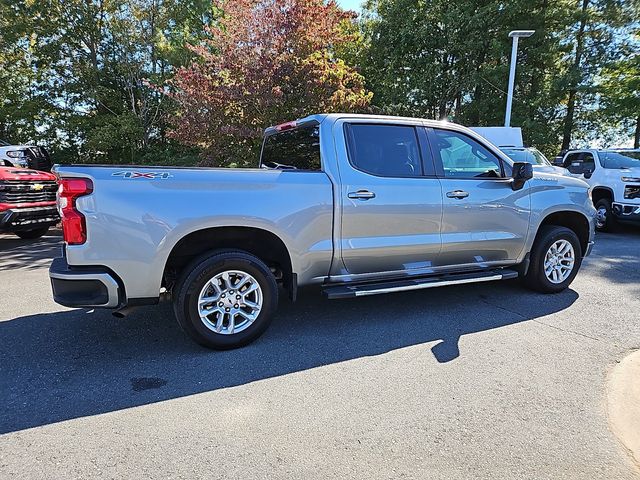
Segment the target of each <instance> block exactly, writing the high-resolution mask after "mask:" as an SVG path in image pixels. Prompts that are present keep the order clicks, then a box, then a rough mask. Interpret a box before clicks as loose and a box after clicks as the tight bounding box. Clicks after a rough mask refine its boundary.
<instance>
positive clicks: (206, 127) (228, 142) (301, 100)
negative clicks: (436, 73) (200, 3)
mask: <svg viewBox="0 0 640 480" xmlns="http://www.w3.org/2000/svg"><path fill="white" fill-rule="evenodd" d="M215 5H216V6H217V8H219V10H220V11H221V12H223V13H222V16H221V18H220V19H219V20H218V21H217V22H215V23H213V24H212V25H211V26H210V27H209V28H208V29H207V31H208V34H209V37H210V38H209V39H207V40H205V41H204V42H202V43H201V44H199V45H197V46H194V47H193V48H192V51H193V52H194V53H195V54H196V59H195V61H194V63H193V64H192V65H190V66H188V67H184V68H182V69H180V70H178V72H177V73H176V76H175V78H174V79H173V80H172V81H171V82H170V83H169V85H168V88H169V89H171V92H172V93H171V96H172V98H173V99H174V100H175V101H176V102H177V103H178V105H179V110H178V112H177V113H176V115H175V116H174V117H173V120H172V125H173V130H172V132H171V135H172V137H173V138H176V139H177V140H179V141H180V142H183V143H186V144H189V145H197V146H199V147H201V148H203V149H204V150H205V151H206V154H207V160H205V161H204V163H205V164H207V165H211V164H215V165H239V166H246V165H255V162H256V159H257V154H258V152H259V148H260V141H261V137H262V130H263V129H264V128H265V127H266V126H269V125H274V124H278V123H281V122H283V121H287V120H291V119H295V118H299V117H303V116H306V115H308V114H311V113H316V112H325V111H340V110H341V111H360V110H363V109H366V108H367V106H368V105H369V102H370V101H371V97H372V95H371V93H369V92H367V91H366V90H365V88H364V82H363V77H362V76H361V75H360V74H359V73H358V72H356V71H355V70H354V69H353V68H351V67H350V66H348V65H347V64H346V63H345V61H344V60H343V59H341V58H339V56H338V55H337V52H339V51H340V49H341V48H343V47H344V46H345V44H347V43H349V42H350V41H351V39H352V36H351V35H350V34H349V31H348V29H347V28H345V27H344V22H345V21H349V20H350V19H351V14H349V13H346V12H344V11H342V10H340V9H339V8H338V7H337V5H336V3H335V1H333V0H331V1H329V2H326V3H325V2H324V1H322V0H229V1H216V2H215Z"/></svg>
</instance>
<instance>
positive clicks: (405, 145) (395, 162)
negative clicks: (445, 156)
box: [334, 120, 442, 275]
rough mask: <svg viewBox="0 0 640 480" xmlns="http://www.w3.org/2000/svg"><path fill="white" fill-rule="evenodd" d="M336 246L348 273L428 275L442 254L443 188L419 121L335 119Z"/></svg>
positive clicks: (345, 272)
mask: <svg viewBox="0 0 640 480" xmlns="http://www.w3.org/2000/svg"><path fill="white" fill-rule="evenodd" d="M334 138H335V139H336V153H337V155H338V158H339V166H340V179H341V187H340V199H339V202H340V204H341V211H342V215H341V217H340V221H341V225H340V229H339V231H340V232H341V233H340V236H341V241H340V247H341V250H342V260H343V263H344V267H345V271H344V272H342V273H344V274H348V275H358V274H365V273H376V274H377V273H383V272H387V273H389V272H396V273H398V272H408V273H411V272H412V271H413V272H420V273H422V272H428V271H429V269H430V268H431V267H433V266H434V265H435V264H436V263H437V259H438V255H439V254H440V243H441V242H440V220H441V218H442V191H441V188H440V181H439V180H438V179H437V178H436V177H435V175H434V173H435V172H434V167H433V162H432V159H431V157H430V156H428V158H425V160H427V161H423V158H424V157H425V156H426V153H425V152H427V151H428V145H427V143H428V141H427V138H426V133H425V131H424V129H423V128H422V127H421V126H420V124H419V122H416V123H415V124H411V123H398V124H394V125H390V124H389V123H388V121H386V122H380V123H377V122H375V120H371V121H368V122H366V123H364V122H363V123H358V122H356V121H352V122H349V121H339V122H336V124H335V126H334Z"/></svg>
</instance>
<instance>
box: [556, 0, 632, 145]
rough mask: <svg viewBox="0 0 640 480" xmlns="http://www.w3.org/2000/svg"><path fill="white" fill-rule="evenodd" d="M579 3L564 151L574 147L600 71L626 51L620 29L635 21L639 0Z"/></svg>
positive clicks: (580, 0)
mask: <svg viewBox="0 0 640 480" xmlns="http://www.w3.org/2000/svg"><path fill="white" fill-rule="evenodd" d="M576 6H577V7H578V8H577V9H576V15H575V17H576V22H575V24H574V28H573V32H572V33H571V34H570V35H568V36H567V38H568V39H569V40H570V42H571V44H572V47H573V52H572V56H571V57H570V58H568V59H567V60H568V61H569V69H568V71H567V75H566V77H565V78H566V82H565V88H566V90H567V97H566V113H565V116H564V121H563V129H562V145H561V150H566V149H567V148H569V147H570V146H571V140H572V136H573V133H574V130H575V123H576V116H579V107H580V103H583V104H588V103H591V102H594V101H595V99H594V98H593V97H591V96H589V93H590V92H591V91H592V89H591V86H592V85H593V84H594V83H595V81H596V80H595V78H596V77H597V75H598V73H599V72H600V71H601V70H602V69H603V68H604V67H605V66H606V65H607V64H609V63H611V62H613V61H616V60H617V59H619V58H620V56H621V54H622V53H623V51H624V47H625V42H624V39H625V35H624V33H623V34H622V35H621V31H620V29H623V28H624V27H627V26H628V25H629V24H631V23H632V21H633V20H634V18H635V17H634V16H635V13H636V11H637V0H631V1H628V0H578V3H577V5H576ZM623 32H624V30H623ZM621 38H622V40H621ZM581 97H582V98H581Z"/></svg>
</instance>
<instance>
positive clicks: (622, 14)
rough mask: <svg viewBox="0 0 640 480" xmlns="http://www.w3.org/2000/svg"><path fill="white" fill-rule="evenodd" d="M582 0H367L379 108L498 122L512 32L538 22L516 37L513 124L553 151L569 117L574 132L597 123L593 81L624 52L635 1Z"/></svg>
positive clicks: (370, 80) (370, 62)
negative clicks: (592, 110)
mask: <svg viewBox="0 0 640 480" xmlns="http://www.w3.org/2000/svg"><path fill="white" fill-rule="evenodd" d="M583 2H584V0H583V1H577V0H555V1H549V0H512V1H509V2H508V3H504V2H502V1H499V0H485V1H480V2H478V1H475V0H460V1H456V2H450V1H447V0H431V1H423V0H370V1H369V2H368V3H367V4H366V7H367V8H366V12H365V15H364V18H363V21H362V31H363V34H364V37H365V41H366V44H367V48H366V49H364V50H363V51H362V53H361V54H360V55H359V61H358V63H359V64H360V66H361V68H362V71H363V73H364V75H365V78H366V80H367V86H368V88H369V89H371V90H372V91H373V92H374V104H375V107H376V108H377V109H378V110H380V111H382V112H385V113H395V114H403V115H414V116H424V117H427V118H435V119H450V120H453V121H456V122H459V123H463V124H465V125H478V126H487V125H502V124H503V121H504V109H505V104H506V90H507V79H508V70H509V60H510V52H511V39H510V38H508V36H507V34H508V32H509V31H511V30H519V29H527V30H529V29H532V30H535V31H536V33H535V34H534V36H533V37H531V38H527V39H525V40H523V41H521V42H520V46H519V53H518V64H517V65H518V69H517V80H516V90H515V96H514V105H513V114H512V124H513V125H517V126H521V127H523V133H524V136H525V141H526V142H528V143H529V144H533V145H536V146H537V147H538V148H540V149H541V150H543V151H544V152H545V153H546V154H547V155H555V154H556V153H557V152H558V149H559V147H560V144H561V141H562V137H563V133H564V132H563V130H564V127H565V125H566V123H567V118H568V117H570V120H571V121H570V123H571V129H570V132H569V133H571V132H572V131H573V130H574V129H587V128H589V129H590V128H592V127H593V124H589V125H588V124H587V120H586V119H587V117H588V115H587V113H588V107H589V106H590V105H592V104H593V103H594V99H593V97H592V96H590V94H589V86H590V85H592V84H593V83H594V81H595V77H596V75H597V74H598V72H600V71H601V69H602V68H603V66H604V65H606V64H607V63H608V62H610V61H611V60H612V59H615V58H617V57H619V56H620V54H621V44H622V43H623V40H624V39H625V37H626V36H627V35H628V34H627V33H626V30H625V27H626V26H628V25H630V24H631V22H632V18H633V16H632V14H631V12H632V11H633V8H634V7H633V5H632V3H634V1H632V2H622V1H615V0H605V1H596V0H593V1H589V2H587V4H588V5H587V8H586V10H585V11H582V10H581V8H580V7H581V5H582V4H583ZM581 25H582V26H583V30H582V33H580V27H581ZM576 59H577V61H576ZM571 92H573V93H571ZM570 95H572V97H573V104H574V107H573V111H572V112H569V109H568V102H569V97H570ZM569 141H570V135H569Z"/></svg>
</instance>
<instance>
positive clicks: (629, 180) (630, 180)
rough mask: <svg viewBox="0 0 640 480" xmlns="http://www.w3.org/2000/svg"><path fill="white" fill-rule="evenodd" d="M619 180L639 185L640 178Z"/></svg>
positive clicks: (621, 178) (622, 178)
mask: <svg viewBox="0 0 640 480" xmlns="http://www.w3.org/2000/svg"><path fill="white" fill-rule="evenodd" d="M620 180H622V181H623V182H634V183H636V182H637V183H640V178H638V177H620Z"/></svg>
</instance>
